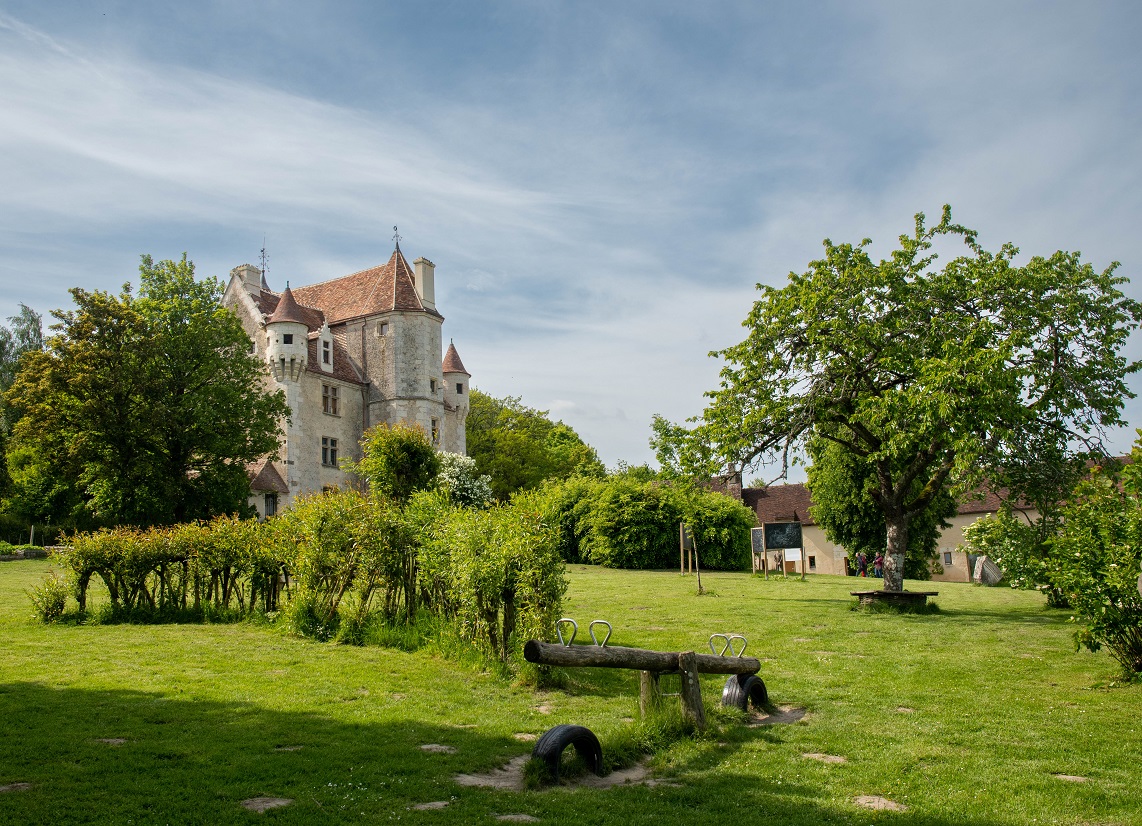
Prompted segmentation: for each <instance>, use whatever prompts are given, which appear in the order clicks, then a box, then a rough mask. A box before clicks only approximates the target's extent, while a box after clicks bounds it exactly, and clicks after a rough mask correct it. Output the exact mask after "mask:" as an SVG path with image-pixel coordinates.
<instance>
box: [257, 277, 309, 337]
mask: <svg viewBox="0 0 1142 826" xmlns="http://www.w3.org/2000/svg"><path fill="white" fill-rule="evenodd" d="M279 321H291V322H293V323H295V324H304V325H306V326H307V327H308V326H309V319H308V318H307V317H306V315H303V314H302V312H301V308H300V307H298V306H297V302H296V301H295V300H294V297H293V291H292V290H290V288H289V284H286V288H285V292H283V293H282V294H281V297H280V298H279V299H278V301H277V305H276V306H275V307H274V312H273V315H271V316H270V317H269V318H267V319H266V323H267V324H276V323H277V322H279Z"/></svg>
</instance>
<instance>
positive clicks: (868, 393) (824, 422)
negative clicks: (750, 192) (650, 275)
mask: <svg viewBox="0 0 1142 826" xmlns="http://www.w3.org/2000/svg"><path fill="white" fill-rule="evenodd" d="M937 239H940V240H941V243H942V245H950V244H951V243H952V242H954V241H956V240H957V239H958V240H959V241H962V242H963V243H964V245H965V246H966V251H965V253H964V254H962V255H960V256H958V257H955V258H952V259H951V260H949V261H947V262H946V263H944V264H943V266H942V267H938V266H937V261H938V256H937V254H936V253H935V252H934V250H933V242H934V241H936V240H937ZM870 243H871V241H869V240H868V239H865V240H864V241H862V242H861V243H860V244H858V245H852V244H833V243H832V242H831V241H829V240H828V239H826V240H825V242H824V248H825V255H824V257H823V258H821V259H820V260H817V261H813V262H811V263H810V264H809V268H808V269H807V270H806V271H805V272H804V273H800V274H797V273H791V274H790V276H789V283H788V284H787V285H786V286H784V287H781V288H777V287H768V286H763V285H760V284H759V285H758V289H759V290H760V291H761V298H760V299H759V300H757V301H756V302H755V303H754V305H753V308H752V310H751V311H750V313H749V315H748V317H747V318H746V320H745V322H744V326H745V327H746V328H747V329H748V331H749V332H748V335H747V337H746V339H745V340H744V341H743V342H741V343H740V344H737V345H735V346H733V347H729V348H727V349H725V350H722V351H720V352H717V353H714V355H716V356H720V357H722V358H724V359H725V361H726V365H725V367H724V368H723V369H722V372H721V385H720V387H719V388H718V389H716V390H714V391H712V392H710V393H709V394H708V395H709V397H710V403H709V405H708V406H707V408H706V409H705V411H704V412H703V414H702V415H701V417H700V418H699V419H698V423H697V426H696V427H694V428H693V429H692V430H691V431H688V432H686V433H685V434H683V435H682V436H681V437H679V436H678V431H677V430H676V429H673V428H671V427H668V426H665V425H662V426H659V427H657V428H656V432H657V433H658V435H659V448H660V450H659V453H660V455H663V456H667V455H669V454H670V452H671V451H674V452H675V453H676V454H678V455H679V457H680V458H681V460H682V461H683V462H684V463H685V464H687V465H688V466H689V467H690V469H691V470H692V471H694V472H709V471H711V470H716V469H717V468H718V467H719V466H723V467H724V466H725V465H726V464H733V465H736V466H745V467H755V466H757V465H758V464H759V463H761V462H771V461H778V462H781V466H782V468H783V469H784V470H787V469H788V466H789V463H790V460H791V459H796V458H797V457H798V456H799V455H800V454H801V451H802V450H803V447H804V445H805V444H806V442H807V441H809V440H811V439H825V440H828V441H831V442H833V443H834V444H836V445H837V446H838V447H839V448H840V449H842V450H844V451H847V452H849V453H851V454H852V455H854V456H856V457H859V458H860V459H861V460H862V461H865V462H868V463H869V464H871V466H872V467H873V468H874V469H875V484H874V485H873V486H871V488H870V490H869V493H870V496H871V498H872V500H873V501H874V502H875V503H876V505H877V507H878V508H879V509H880V511H881V513H882V514H883V518H884V523H885V533H886V542H887V554H886V560H885V570H884V587H885V588H886V589H887V590H893V591H899V590H901V589H902V588H903V576H904V559H905V549H906V548H907V547H908V531H909V527H910V525H911V523H912V521H913V520H914V519H915V518H916V517H917V515H918V514H920V513H922V512H924V511H925V510H927V509H928V508H929V507H930V506H931V504H932V502H933V501H935V500H936V498H937V496H938V495H939V494H940V493H941V491H943V490H944V489H945V488H946V487H947V486H948V485H949V484H953V483H954V484H956V485H958V486H961V487H964V488H966V487H968V486H970V485H972V484H976V483H979V482H980V481H982V480H983V478H984V475H985V473H986V471H987V469H988V468H996V467H1003V466H1004V465H1005V464H1009V463H1010V462H1011V461H1013V460H1014V459H1015V458H1016V457H1022V456H1025V455H1026V454H1027V451H1028V450H1030V449H1031V448H1030V446H1031V445H1040V446H1041V445H1043V444H1049V445H1051V446H1052V450H1053V451H1055V452H1057V453H1060V454H1063V455H1067V454H1070V453H1073V452H1091V451H1094V452H1097V451H1100V450H1102V449H1103V437H1104V434H1105V429H1106V428H1107V427H1110V426H1114V425H1119V424H1121V423H1122V417H1121V415H1120V414H1121V409H1122V404H1123V400H1124V399H1126V398H1129V397H1131V396H1132V394H1131V392H1130V390H1129V389H1128V388H1127V386H1126V384H1125V381H1124V376H1125V375H1126V374H1127V373H1128V372H1131V371H1133V370H1134V369H1136V368H1137V364H1136V363H1128V362H1127V360H1126V359H1124V358H1123V356H1122V355H1121V351H1122V348H1123V346H1124V344H1125V343H1126V339H1127V337H1128V336H1129V335H1130V333H1131V332H1132V331H1133V330H1134V329H1136V328H1137V327H1138V325H1139V321H1140V320H1142V305H1139V304H1138V303H1137V302H1135V301H1133V300H1131V299H1129V298H1127V297H1126V296H1124V295H1123V293H1122V291H1121V290H1120V289H1119V287H1120V286H1121V285H1122V284H1123V283H1124V282H1125V281H1126V279H1124V278H1122V277H1119V276H1116V275H1115V274H1114V273H1115V269H1116V267H1117V265H1111V266H1110V267H1109V268H1107V269H1106V270H1104V271H1101V272H1099V271H1096V270H1095V269H1094V268H1093V267H1092V266H1091V265H1090V264H1088V263H1083V262H1082V261H1081V260H1080V256H1079V254H1078V253H1070V252H1056V253H1054V254H1053V255H1050V256H1048V257H1038V256H1036V257H1033V258H1031V259H1030V260H1029V261H1028V262H1027V263H1026V264H1022V265H1020V264H1017V263H1016V261H1015V258H1016V255H1017V253H1018V250H1017V249H1016V248H1015V247H1013V246H1012V245H1010V244H1005V245H1004V246H1003V247H1001V248H1000V249H999V251H998V252H989V251H987V250H985V249H983V247H982V246H980V245H979V243H978V241H977V237H976V233H975V232H974V231H972V230H969V229H967V228H965V227H963V226H960V225H958V224H954V223H953V222H952V219H951V211H950V209H948V208H947V207H945V208H944V212H943V216H942V219H941V220H940V222H939V223H938V224H937V225H936V226H933V227H928V226H926V224H925V220H924V216H923V215H922V214H920V215H917V216H916V224H915V231H914V233H913V234H912V235H902V236H901V237H900V247H899V249H897V250H895V251H894V252H893V253H892V255H891V256H890V257H889V258H887V259H884V260H881V261H879V262H874V261H873V260H872V258H871V257H870V256H869V254H868V252H867V247H868V245H869V244H870Z"/></svg>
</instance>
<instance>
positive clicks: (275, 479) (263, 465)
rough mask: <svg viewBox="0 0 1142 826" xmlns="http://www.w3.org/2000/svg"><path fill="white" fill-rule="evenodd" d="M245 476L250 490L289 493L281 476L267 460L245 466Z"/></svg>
mask: <svg viewBox="0 0 1142 826" xmlns="http://www.w3.org/2000/svg"><path fill="white" fill-rule="evenodd" d="M246 475H247V476H248V477H249V479H250V490H251V491H261V492H266V493H289V487H288V486H287V485H286V483H285V480H283V479H282V475H281V474H280V473H278V470H277V468H275V467H274V464H273V462H271V461H270V460H269V459H268V458H266V459H262V460H261V461H259V462H255V463H254V464H252V465H247V466H246Z"/></svg>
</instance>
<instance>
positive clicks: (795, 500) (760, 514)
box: [742, 484, 817, 525]
mask: <svg viewBox="0 0 1142 826" xmlns="http://www.w3.org/2000/svg"><path fill="white" fill-rule="evenodd" d="M742 503H743V504H744V505H745V506H746V507H747V508H750V509H751V510H752V511H753V512H754V513H756V514H757V521H758V524H764V523H766V522H801V523H802V524H805V525H815V524H817V523H816V522H814V521H813V517H811V516H810V515H809V506H810V505H812V504H813V500H812V497H810V496H809V489H808V488H807V487H805V485H803V484H793V485H770V486H769V487H765V488H745V489H744V490H742Z"/></svg>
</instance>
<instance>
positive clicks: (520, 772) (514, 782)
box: [453, 754, 674, 792]
mask: <svg viewBox="0 0 1142 826" xmlns="http://www.w3.org/2000/svg"><path fill="white" fill-rule="evenodd" d="M529 759H531V755H530V754H521V755H520V756H519V757H513V758H512V759H511V761H509V762H508V764H507V765H506V766H504V767H503V768H501V769H493V770H492V771H490V772H485V773H484V774H458V775H456V777H455V778H453V779H454V780H455V781H456V784H457V785H459V786H482V787H485V788H490V789H502V790H504V791H509V792H522V791H523V790H524V788H525V781H524V767H525V766H526V765H527V761H528V760H529ZM639 783H643V784H646V785H648V786H662V785H674V784H671V783H664V782H662V781H656V780H654V779H653V778H652V777H651V776H650V769H649V768H647V765H646V762H645V761H643V762H641V763H637V764H636V765H634V766H631V767H630V768H628V769H620V770H618V771H613V772H611V773H610V774H608V775H607V776H606V777H598V776H596V775H593V774H584V775H581V776H579V777H574V778H570V779H563V780H561V781H560V782H559V786H560V787H561V788H568V787H570V788H579V787H582V788H585V789H611V788H614V787H615V786H627V785H635V784H639ZM552 788H553V787H552Z"/></svg>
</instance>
